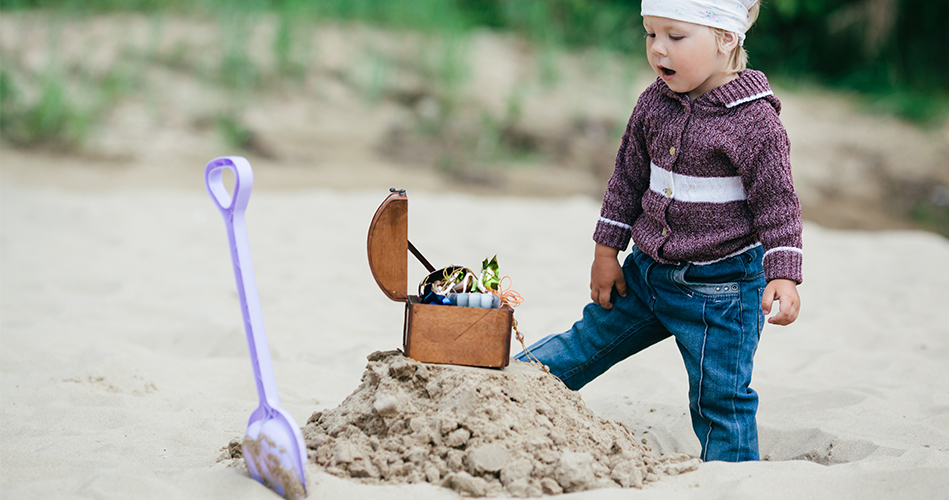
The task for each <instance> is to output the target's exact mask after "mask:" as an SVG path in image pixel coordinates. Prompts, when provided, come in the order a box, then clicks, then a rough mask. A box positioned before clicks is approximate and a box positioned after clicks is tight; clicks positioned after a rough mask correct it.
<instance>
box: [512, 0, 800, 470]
mask: <svg viewBox="0 0 949 500" xmlns="http://www.w3.org/2000/svg"><path fill="white" fill-rule="evenodd" d="M757 14H758V5H757V1H756V0H645V1H643V2H642V16H643V26H644V27H645V29H646V55H647V57H648V59H649V64H650V66H651V67H652V69H653V71H655V72H656V74H657V75H658V78H657V79H656V81H655V83H653V84H652V85H650V86H649V87H648V88H647V89H646V90H645V91H643V93H642V95H641V96H640V98H639V101H638V102H637V104H636V107H635V109H633V113H632V116H631V117H630V119H629V123H628V125H627V127H626V132H625V134H624V135H623V139H622V144H621V145H620V148H619V152H618V153H617V155H616V166H615V169H614V171H613V175H612V177H611V179H610V181H609V184H608V186H607V189H606V193H605V195H604V198H603V206H602V208H601V211H600V218H599V221H598V222H597V224H596V230H595V232H594V235H593V239H594V240H595V242H596V249H595V253H594V260H593V266H592V271H591V280H590V290H591V293H590V296H591V298H592V300H593V303H591V304H589V305H587V306H586V308H584V310H583V318H582V319H581V320H580V321H578V322H576V323H575V324H574V325H573V327H572V328H571V329H570V330H569V331H567V332H564V333H561V334H558V335H551V336H548V337H546V338H544V339H542V340H540V341H539V342H537V343H536V344H534V345H533V346H531V347H530V348H529V350H530V352H531V353H532V354H533V355H534V356H536V358H537V359H538V360H540V361H541V362H542V363H544V364H545V365H547V366H548V367H549V368H550V370H551V372H552V373H553V374H554V375H556V376H557V377H559V378H560V379H561V380H563V382H564V383H565V384H566V385H567V387H569V388H571V389H574V390H577V389H579V388H581V387H583V386H584V385H585V384H586V383H587V382H590V381H591V380H593V379H594V378H596V377H597V376H599V375H600V374H602V373H603V372H605V371H606V370H607V369H609V368H610V367H611V366H613V365H614V364H616V363H618V362H620V361H622V360H623V359H626V358H627V357H629V356H631V355H633V354H636V353H637V352H639V351H641V350H642V349H645V348H646V347H649V346H650V345H652V344H655V343H656V342H659V341H661V340H663V339H665V338H667V337H674V338H675V342H676V345H677V346H678V348H679V351H680V353H681V354H682V359H683V361H684V362H685V368H686V371H687V372H688V378H689V409H690V411H691V417H692V427H693V429H694V431H695V434H696V436H697V437H698V439H699V442H700V443H701V446H702V452H701V457H700V458H702V459H703V460H706V461H710V460H724V461H733V462H734V461H743V460H757V459H758V431H757V425H756V422H755V414H756V412H757V408H758V396H757V394H756V393H755V391H754V390H753V389H751V387H749V384H750V383H751V372H752V364H753V360H754V354H755V350H756V348H757V345H758V339H759V335H760V334H761V329H762V327H763V323H764V319H765V315H766V314H770V312H771V309H772V304H773V302H774V301H775V300H778V301H779V303H780V307H779V311H778V312H777V313H776V314H775V315H774V316H773V317H771V318H770V319H769V322H770V323H773V324H777V325H788V324H790V323H792V322H793V321H794V320H795V319H796V318H797V314H798V309H799V307H800V298H799V297H798V293H797V285H798V284H799V283H800V282H801V279H802V276H801V262H802V256H803V252H802V250H801V218H800V214H801V210H800V203H799V202H798V199H797V195H796V194H795V192H794V186H793V183H792V180H791V165H790V161H789V147H790V146H789V142H788V138H787V133H786V132H785V130H784V127H783V126H782V125H781V121H780V120H779V118H778V113H779V112H780V110H781V104H780V102H779V101H778V100H777V98H775V97H774V95H773V93H772V91H771V88H770V87H769V85H768V80H767V78H765V75H764V74H763V73H761V72H759V71H753V70H749V69H745V64H746V58H747V56H746V54H745V51H744V49H743V48H742V45H743V43H744V40H745V32H746V31H747V29H748V27H749V26H750V25H751V24H752V23H753V22H754V20H755V19H756V18H757ZM631 239H632V241H633V242H634V246H633V249H632V251H631V252H630V254H629V255H628V256H627V258H626V260H625V262H624V264H623V265H622V266H620V263H619V262H618V260H617V255H618V252H619V251H620V250H623V249H625V248H626V247H627V246H628V245H629V242H630V240H631ZM515 359H518V360H521V361H526V360H527V359H528V356H527V353H526V352H522V353H520V354H518V355H517V356H516V357H515ZM631 382H632V381H631Z"/></svg>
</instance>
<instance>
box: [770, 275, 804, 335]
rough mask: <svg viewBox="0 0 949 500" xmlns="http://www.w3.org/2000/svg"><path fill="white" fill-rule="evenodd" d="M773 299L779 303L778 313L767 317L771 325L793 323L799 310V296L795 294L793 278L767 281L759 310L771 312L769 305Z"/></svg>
mask: <svg viewBox="0 0 949 500" xmlns="http://www.w3.org/2000/svg"><path fill="white" fill-rule="evenodd" d="M775 300H778V301H779V302H780V303H781V306H780V308H779V309H778V314H776V315H775V316H774V317H772V318H768V323H771V324H772V325H781V326H787V325H790V324H791V323H794V320H796V319H797V313H798V312H799V311H800V310H801V297H800V296H799V295H798V294H797V283H796V282H794V281H793V280H786V279H776V280H771V281H769V282H768V286H766V287H765V289H764V294H763V295H762V297H761V310H762V311H764V313H765V314H766V315H767V314H771V305H772V304H773V303H774V301H775Z"/></svg>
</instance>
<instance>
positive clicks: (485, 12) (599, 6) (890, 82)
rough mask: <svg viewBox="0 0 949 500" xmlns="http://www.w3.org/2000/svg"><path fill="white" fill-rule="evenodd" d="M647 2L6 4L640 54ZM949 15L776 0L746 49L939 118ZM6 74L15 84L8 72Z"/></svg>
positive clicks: (886, 2) (858, 1)
mask: <svg viewBox="0 0 949 500" xmlns="http://www.w3.org/2000/svg"><path fill="white" fill-rule="evenodd" d="M639 5H640V4H639V2H636V1H622V0H315V1H314V0H195V1H191V0H4V2H3V3H2V4H0V9H2V10H3V11H6V12H9V11H17V10H19V11H22V10H28V9H45V10H53V11H56V12H59V13H62V14H63V15H74V16H82V15H88V14H92V13H103V12H116V11H125V12H145V13H153V14H178V15H186V16H215V17H217V18H224V17H227V18H230V19H233V17H234V14H235V13H243V14H246V15H254V14H263V13H270V14H275V15H277V16H278V17H279V20H280V27H279V33H278V39H277V40H276V42H275V50H277V51H280V52H281V53H282V54H288V53H289V52H290V50H289V49H290V45H292V44H293V40H294V36H293V30H294V29H295V28H297V27H299V26H300V25H301V24H303V23H307V22H309V23H313V22H325V21H360V22H365V23H371V24H374V25H379V26H382V27H385V28H390V29H393V28H394V29H406V30H418V31H424V32H441V33H445V32H451V33H456V34H457V33H465V32H468V31H471V30H473V29H477V28H482V27H487V28H493V29H498V30H509V31H514V32H517V33H520V34H522V35H524V36H526V37H527V38H529V39H530V40H532V41H534V42H536V43H540V44H543V45H545V46H566V47H578V46H597V47H603V48H607V49H610V50H616V51H619V52H623V53H628V54H630V55H631V56H633V57H641V56H642V47H643V40H642V25H641V18H640V16H639ZM947 19H949V2H947V1H931V0H765V1H764V2H763V7H762V15H761V16H760V17H759V20H758V22H757V24H756V25H755V26H754V27H753V29H752V32H751V38H750V40H751V42H750V43H749V44H748V46H747V49H748V52H749V55H750V60H751V65H752V67H754V68H757V69H761V70H763V71H765V72H767V73H769V75H771V76H772V78H778V79H781V80H782V81H783V82H784V83H793V82H804V83H809V82H817V83H820V84H825V85H830V86H833V87H837V88H844V89H851V90H855V91H857V92H860V93H861V94H862V95H864V96H865V97H866V98H867V102H868V103H870V104H871V105H873V106H875V107H878V108H881V109H885V110H888V111H890V112H892V113H895V114H897V115H900V116H902V117H905V118H907V119H909V120H912V121H915V122H920V123H928V122H932V121H933V120H936V119H939V118H941V117H943V116H944V114H945V113H946V110H947V103H949V98H947V96H949V55H947V52H949V30H947V29H946V28H945V26H943V25H942V22H944V21H945V20H947ZM284 62H288V61H284ZM232 69H233V70H235V71H240V68H232ZM3 82H4V83H3V84H2V85H3V86H2V87H0V88H2V89H3V92H4V95H7V94H9V90H10V89H9V88H8V87H9V82H8V81H7V79H4V80H3Z"/></svg>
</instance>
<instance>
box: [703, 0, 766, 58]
mask: <svg viewBox="0 0 949 500" xmlns="http://www.w3.org/2000/svg"><path fill="white" fill-rule="evenodd" d="M760 5H761V2H755V4H754V5H752V6H751V8H750V9H748V26H746V28H751V25H753V24H755V21H757V20H758V12H759V11H760V10H761V7H760ZM709 29H711V30H712V33H714V34H715V40H716V41H717V42H718V46H719V47H722V46H723V45H724V44H725V34H726V33H728V31H726V30H723V29H722V28H709ZM747 67H748V52H745V48H744V47H742V46H741V45H740V44H739V45H736V46H735V48H734V49H732V53H731V57H730V58H729V59H728V67H727V68H725V71H726V72H728V73H730V74H735V73H741V72H742V71H744V70H745V68H747Z"/></svg>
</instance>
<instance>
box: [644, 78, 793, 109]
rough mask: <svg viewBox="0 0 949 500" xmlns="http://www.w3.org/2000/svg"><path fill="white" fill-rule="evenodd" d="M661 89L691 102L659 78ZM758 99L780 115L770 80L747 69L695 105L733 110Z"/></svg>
mask: <svg viewBox="0 0 949 500" xmlns="http://www.w3.org/2000/svg"><path fill="white" fill-rule="evenodd" d="M657 82H658V84H659V88H660V89H662V93H663V94H664V95H666V96H668V97H671V98H673V99H676V100H679V101H681V102H683V103H687V102H688V101H689V97H688V96H687V95H686V94H678V93H676V92H674V91H673V90H672V89H670V88H669V86H668V85H666V82H664V81H662V79H658V78H657ZM757 99H766V100H768V102H769V103H770V104H771V105H772V106H774V108H775V110H776V111H778V112H779V113H780V111H781V103H780V101H778V99H777V98H775V97H774V92H772V91H771V86H770V85H768V78H767V77H766V76H765V74H764V73H762V72H760V71H756V70H753V69H746V70H744V71H742V72H741V73H739V74H738V78H735V79H734V80H732V81H730V82H728V83H726V84H725V85H722V86H721V87H718V88H715V89H712V90H710V91H708V92H706V93H705V94H702V95H701V96H699V97H698V98H697V99H696V100H695V102H694V104H696V105H704V106H712V107H723V108H733V107H735V106H738V105H739V104H743V103H746V102H750V101H754V100H757Z"/></svg>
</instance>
